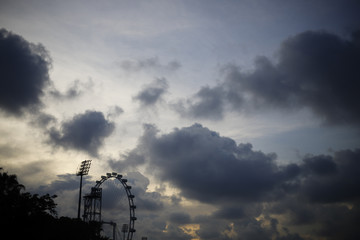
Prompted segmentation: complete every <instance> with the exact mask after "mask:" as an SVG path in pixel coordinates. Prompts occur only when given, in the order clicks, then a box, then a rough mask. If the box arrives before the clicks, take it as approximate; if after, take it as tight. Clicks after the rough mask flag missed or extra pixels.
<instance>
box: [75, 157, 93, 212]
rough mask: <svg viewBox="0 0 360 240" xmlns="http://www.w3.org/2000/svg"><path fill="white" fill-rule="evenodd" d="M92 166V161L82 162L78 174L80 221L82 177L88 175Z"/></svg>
mask: <svg viewBox="0 0 360 240" xmlns="http://www.w3.org/2000/svg"><path fill="white" fill-rule="evenodd" d="M90 165H91V160H84V161H82V162H81V164H80V167H79V170H78V171H77V172H76V176H80V189H79V205H78V219H80V208H81V190H82V177H83V176H84V175H88V173H89V169H90Z"/></svg>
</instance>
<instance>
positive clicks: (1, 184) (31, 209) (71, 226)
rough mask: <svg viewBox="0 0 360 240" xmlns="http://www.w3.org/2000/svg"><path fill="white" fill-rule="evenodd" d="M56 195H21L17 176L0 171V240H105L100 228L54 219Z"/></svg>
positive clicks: (74, 220) (95, 223) (94, 223)
mask: <svg viewBox="0 0 360 240" xmlns="http://www.w3.org/2000/svg"><path fill="white" fill-rule="evenodd" d="M55 198H56V195H53V196H50V195H49V194H45V195H42V196H39V194H31V193H29V192H25V186H24V185H22V184H20V183H19V182H18V180H17V176H16V175H14V174H10V175H9V174H8V173H6V172H3V169H2V168H0V229H1V232H0V234H1V235H0V238H1V239H37V240H58V239H59V240H60V239H62V240H63V239H66V240H73V239H74V240H75V239H76V240H106V239H108V238H107V237H103V236H101V235H100V230H101V225H100V224H99V223H97V222H91V223H86V222H83V221H81V220H80V219H72V218H69V217H60V218H59V217H58V216H57V212H56V203H55V201H54V199H55Z"/></svg>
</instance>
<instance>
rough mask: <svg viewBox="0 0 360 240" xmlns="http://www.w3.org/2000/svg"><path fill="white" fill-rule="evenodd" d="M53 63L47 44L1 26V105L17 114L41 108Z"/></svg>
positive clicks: (9, 111)
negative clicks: (43, 44) (34, 41)
mask: <svg viewBox="0 0 360 240" xmlns="http://www.w3.org/2000/svg"><path fill="white" fill-rule="evenodd" d="M50 66H51V59H50V56H49V54H48V52H47V51H46V49H45V48H44V46H42V45H41V44H37V45H36V44H33V43H30V42H28V41H26V40H25V39H24V38H22V37H21V36H19V35H16V34H13V33H12V32H9V31H7V30H5V29H0V108H1V109H2V110H3V111H5V112H6V113H10V114H15V115H20V114H21V113H22V112H23V110H25V109H38V108H39V107H40V106H41V105H42V103H41V96H43V94H44V88H45V87H46V86H47V84H48V83H49V82H50V80H49V74H48V71H49V68H50Z"/></svg>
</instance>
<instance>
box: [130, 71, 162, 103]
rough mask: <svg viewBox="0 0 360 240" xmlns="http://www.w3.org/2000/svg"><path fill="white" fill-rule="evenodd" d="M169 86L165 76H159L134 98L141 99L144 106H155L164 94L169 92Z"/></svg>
mask: <svg viewBox="0 0 360 240" xmlns="http://www.w3.org/2000/svg"><path fill="white" fill-rule="evenodd" d="M168 87H169V85H168V83H167V81H166V79H165V78H158V79H156V80H155V81H154V82H152V83H150V84H148V85H145V86H144V87H143V89H142V90H141V91H140V92H139V93H138V94H137V95H136V96H135V97H134V98H133V99H134V100H137V101H139V102H140V104H141V106H143V107H148V106H153V105H155V104H156V103H157V102H159V101H161V100H162V96H163V95H164V94H165V93H166V92H167V89H168Z"/></svg>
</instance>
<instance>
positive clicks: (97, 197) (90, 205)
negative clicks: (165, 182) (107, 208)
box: [83, 172, 136, 240]
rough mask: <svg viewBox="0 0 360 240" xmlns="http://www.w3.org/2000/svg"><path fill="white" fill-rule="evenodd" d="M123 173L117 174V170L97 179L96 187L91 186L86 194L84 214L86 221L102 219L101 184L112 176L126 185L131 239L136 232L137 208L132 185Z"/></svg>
mask: <svg viewBox="0 0 360 240" xmlns="http://www.w3.org/2000/svg"><path fill="white" fill-rule="evenodd" d="M122 177H123V176H122V175H121V174H117V173H116V172H112V173H107V174H106V176H101V179H100V180H99V181H96V184H95V187H93V188H91V193H90V194H86V195H85V196H84V215H83V219H84V221H86V222H90V221H97V222H100V223H101V222H102V221H101V205H102V188H101V184H103V183H104V182H105V181H106V180H108V179H110V178H115V179H117V180H118V181H119V182H120V183H121V185H122V186H123V187H124V189H125V192H126V195H127V199H128V203H129V225H128V231H127V233H128V234H127V237H126V239H127V240H131V239H132V238H133V235H134V233H135V231H136V230H135V220H136V217H135V209H136V205H135V204H134V198H135V196H134V195H133V194H132V193H131V186H129V185H128V184H127V179H125V178H122Z"/></svg>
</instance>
